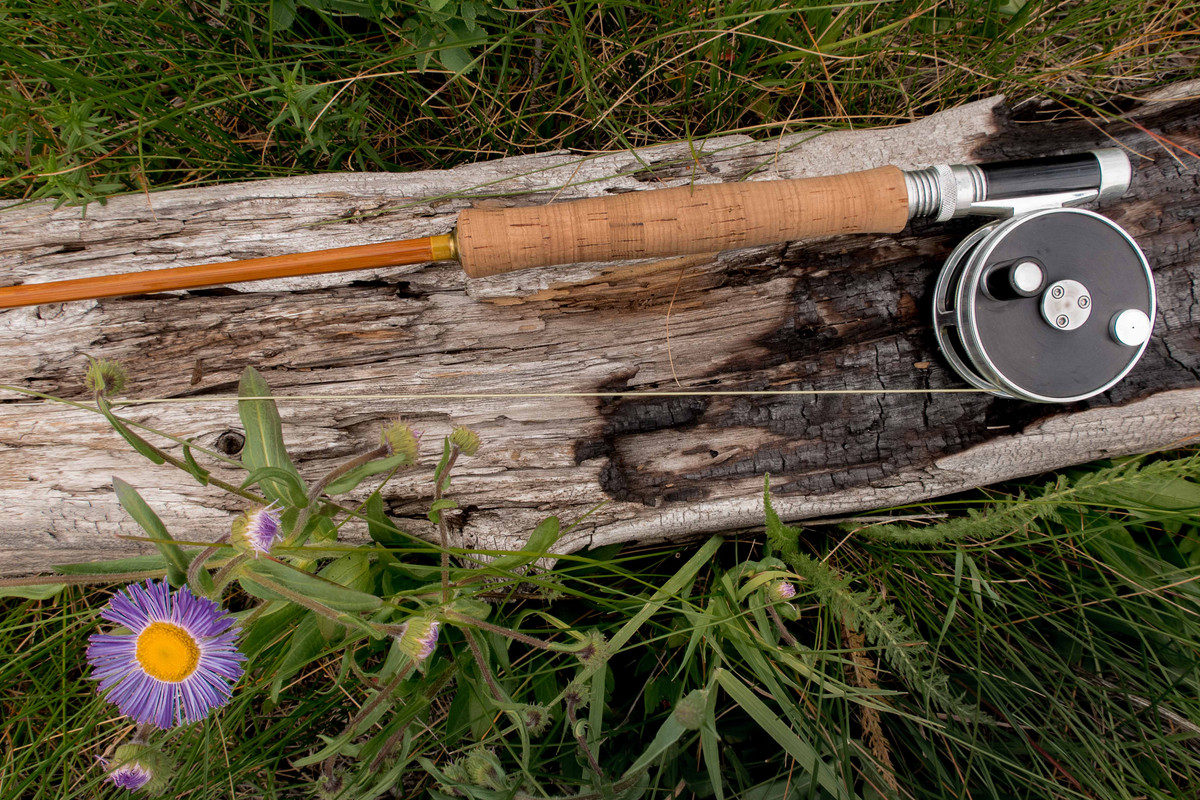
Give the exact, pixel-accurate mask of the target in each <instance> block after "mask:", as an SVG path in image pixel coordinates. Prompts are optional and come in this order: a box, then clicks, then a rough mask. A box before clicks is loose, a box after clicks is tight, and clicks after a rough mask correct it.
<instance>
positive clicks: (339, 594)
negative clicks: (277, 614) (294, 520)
mask: <svg viewBox="0 0 1200 800" xmlns="http://www.w3.org/2000/svg"><path fill="white" fill-rule="evenodd" d="M245 571H246V573H248V574H247V575H245V577H248V578H250V579H251V580H253V577H254V575H262V576H264V577H266V578H269V579H270V580H271V581H274V582H277V583H278V584H280V585H281V586H283V587H285V588H287V589H290V590H292V591H293V592H296V593H298V594H302V595H304V596H305V597H306V598H308V599H310V600H313V601H315V602H317V603H320V604H321V605H324V606H328V607H329V608H332V609H334V610H335V611H347V612H358V611H374V610H375V609H377V608H379V607H380V606H381V605H382V604H383V601H382V600H380V599H379V598H378V597H376V596H375V595H373V594H368V593H366V592H361V591H358V590H355V589H351V588H350V587H348V586H343V585H341V584H340V583H334V582H333V581H330V580H326V579H324V578H321V577H318V576H316V575H313V574H312V573H309V572H304V571H303V570H299V569H296V568H295V567H292V566H289V565H287V564H284V563H282V562H280V561H275V560H274V559H272V558H256V559H253V560H251V561H247V562H246V565H245ZM260 588H262V589H265V590H266V591H268V592H269V591H270V589H269V588H268V587H266V586H261V585H260ZM270 599H275V598H270Z"/></svg>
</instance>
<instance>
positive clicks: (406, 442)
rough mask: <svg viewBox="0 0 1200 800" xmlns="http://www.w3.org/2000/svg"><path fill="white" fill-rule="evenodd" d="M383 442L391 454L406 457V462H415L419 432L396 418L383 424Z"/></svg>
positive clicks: (419, 439)
mask: <svg viewBox="0 0 1200 800" xmlns="http://www.w3.org/2000/svg"><path fill="white" fill-rule="evenodd" d="M381 438H382V439H383V444H384V445H386V446H387V449H388V452H389V453H391V454H392V455H402V456H406V457H407V463H409V464H415V463H417V449H418V445H419V444H420V442H421V432H420V431H414V430H413V429H412V428H410V427H409V426H408V425H407V424H405V423H404V422H401V421H400V420H396V421H395V422H393V423H391V424H390V425H386V426H384V429H383V431H382V436H381Z"/></svg>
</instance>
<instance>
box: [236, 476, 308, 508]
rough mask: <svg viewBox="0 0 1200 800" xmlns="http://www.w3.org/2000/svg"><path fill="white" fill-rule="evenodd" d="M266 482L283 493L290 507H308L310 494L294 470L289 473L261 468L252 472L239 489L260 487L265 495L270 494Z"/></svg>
mask: <svg viewBox="0 0 1200 800" xmlns="http://www.w3.org/2000/svg"><path fill="white" fill-rule="evenodd" d="M266 481H271V483H272V484H274V485H275V486H277V487H278V488H280V489H281V490H282V491H283V493H284V496H285V499H286V501H287V504H288V505H289V506H292V507H293V508H303V507H304V506H306V505H308V494H307V491H306V489H305V487H304V483H303V481H301V480H300V476H299V475H297V474H296V473H295V471H294V470H293V471H290V472H289V471H288V470H286V469H282V468H281V467H259V468H258V469H254V470H251V471H250V474H249V475H247V476H246V480H244V481H242V485H241V486H240V487H239V488H241V489H246V488H248V487H250V486H255V485H258V486H260V487H262V490H263V494H269V492H268V491H267V485H266Z"/></svg>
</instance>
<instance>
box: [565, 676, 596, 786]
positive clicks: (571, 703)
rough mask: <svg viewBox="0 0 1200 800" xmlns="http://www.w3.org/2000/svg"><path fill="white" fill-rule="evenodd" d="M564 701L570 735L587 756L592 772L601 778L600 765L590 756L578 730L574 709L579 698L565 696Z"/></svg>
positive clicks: (584, 739) (584, 738)
mask: <svg viewBox="0 0 1200 800" xmlns="http://www.w3.org/2000/svg"><path fill="white" fill-rule="evenodd" d="M565 700H566V702H565V705H566V707H567V722H569V723H570V724H571V734H572V735H573V736H574V737H575V741H576V742H578V743H579V749H580V750H582V751H583V754H584V755H585V756H587V760H588V764H590V765H591V767H592V771H593V772H595V773H596V774H597V775H599V776H600V777H601V778H603V777H604V771H603V770H601V769H600V764H599V763H598V762H597V761H596V757H595V756H594V755H592V749H591V748H590V747H588V743H587V737H586V736H584V735H583V734H582V733H581V732H580V731H579V730H578V729H579V720H578V719H577V718H576V716H575V708H576V706H578V705H579V697H578V695H567V697H566V698H565Z"/></svg>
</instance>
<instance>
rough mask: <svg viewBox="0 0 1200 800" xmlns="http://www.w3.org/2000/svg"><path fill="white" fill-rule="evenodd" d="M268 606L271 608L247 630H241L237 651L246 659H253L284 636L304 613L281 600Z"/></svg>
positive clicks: (292, 604) (293, 605)
mask: <svg viewBox="0 0 1200 800" xmlns="http://www.w3.org/2000/svg"><path fill="white" fill-rule="evenodd" d="M268 605H269V606H271V607H272V608H271V609H270V610H269V611H266V612H264V613H263V614H262V615H261V616H260V617H259V618H258V619H256V620H255V621H254V623H253V624H252V625H250V626H249V627H248V628H243V632H242V635H241V637H240V638H239V639H238V650H240V651H241V652H242V654H243V655H245V656H246V657H247V658H254V656H256V655H258V653H259V652H261V651H262V650H265V649H266V648H268V647H270V646H271V645H272V644H273V643H274V642H276V641H279V640H280V639H282V638H283V637H284V636H286V635H287V631H288V629H289V628H290V627H291V625H292V622H293V621H294V620H295V619H296V618H297V617H299V616H300V615H301V614H302V613H304V609H303V608H301V607H299V606H297V605H295V604H294V603H288V602H286V601H282V600H273V601H270V602H269V603H268Z"/></svg>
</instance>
